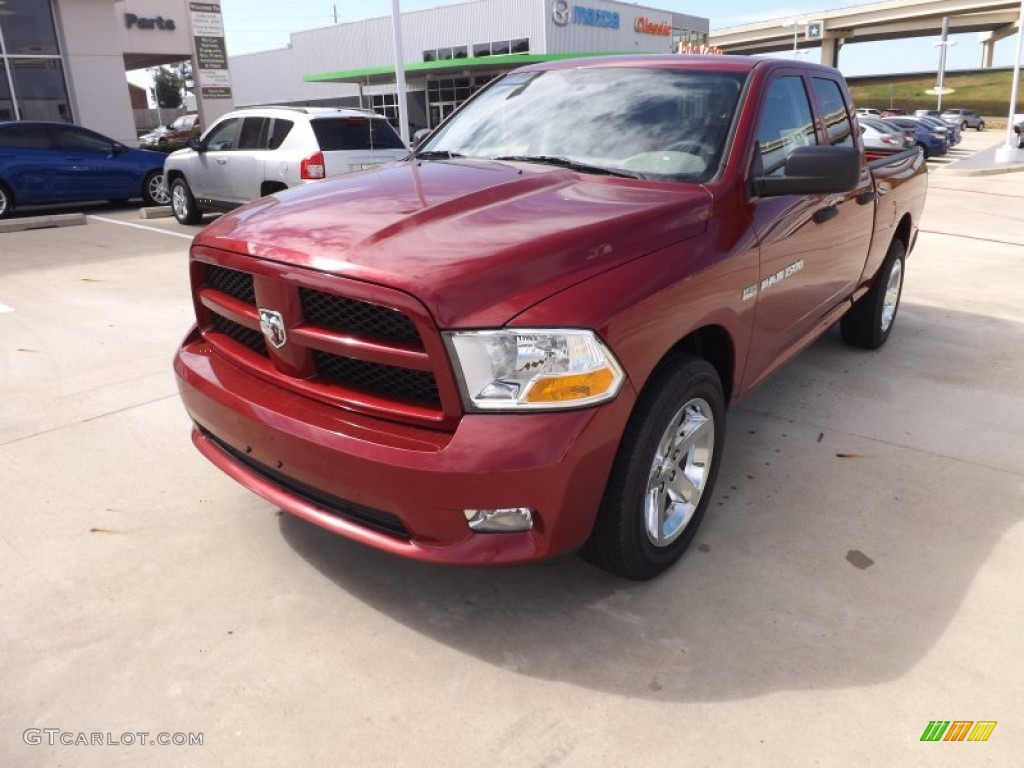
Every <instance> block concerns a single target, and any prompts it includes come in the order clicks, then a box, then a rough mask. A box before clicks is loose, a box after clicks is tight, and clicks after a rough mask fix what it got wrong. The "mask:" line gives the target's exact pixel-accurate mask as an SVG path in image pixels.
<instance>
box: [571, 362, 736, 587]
mask: <svg viewBox="0 0 1024 768" xmlns="http://www.w3.org/2000/svg"><path fill="white" fill-rule="evenodd" d="M724 439H725V396H724V394H723V393H722V384H721V381H720V380H719V378H718V373H717V372H716V371H715V369H714V368H713V367H711V365H709V364H708V363H707V362H705V361H704V360H701V359H699V358H695V357H690V356H688V355H685V356H680V357H679V358H677V359H676V360H675V361H674V365H672V367H671V368H668V369H666V370H665V371H664V372H663V373H661V374H659V375H657V377H656V378H655V379H654V380H653V381H652V382H651V384H650V385H649V387H648V389H647V391H646V392H645V393H644V395H643V396H642V397H641V399H640V401H639V402H638V403H637V405H636V408H635V410H634V412H633V415H632V416H631V417H630V421H629V425H628V426H627V428H626V433H625V435H624V436H623V439H622V444H621V445H620V446H619V453H618V455H617V456H616V459H615V464H614V466H613V468H612V474H611V477H610V479H609V481H608V487H607V488H606V489H605V494H604V499H603V500H602V503H601V510H600V512H599V513H598V517H597V521H596V522H595V524H594V530H593V532H592V533H591V535H590V538H589V539H588V540H587V543H586V544H585V545H584V547H583V550H582V551H581V554H582V555H583V557H584V558H586V559H587V560H589V561H590V562H592V563H594V564H595V565H597V566H598V567H600V568H604V569H605V570H608V571H611V572H612V573H616V574H618V575H619V576H624V577H625V578H627V579H635V580H638V581H642V580H646V579H651V578H653V577H655V576H657V575H658V574H659V573H661V572H662V571H664V570H665V569H666V568H668V567H669V566H671V565H672V564H673V563H674V562H675V561H676V560H678V559H679V558H680V556H682V554H683V552H684V551H686V548H687V547H688V546H689V545H690V542H691V541H693V537H694V535H695V534H696V532H697V527H698V526H699V525H700V521H701V519H702V518H703V517H704V512H705V510H706V509H707V506H708V504H709V503H710V501H711V492H712V489H713V487H714V484H715V478H716V476H717V475H718V465H719V463H720V461H719V456H720V454H721V451H722V446H723V443H724Z"/></svg>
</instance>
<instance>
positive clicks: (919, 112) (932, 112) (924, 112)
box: [914, 109, 942, 118]
mask: <svg viewBox="0 0 1024 768" xmlns="http://www.w3.org/2000/svg"><path fill="white" fill-rule="evenodd" d="M941 114H942V113H941V112H939V110H937V109H915V110H914V117H936V118H937V117H938V116H939V115H941Z"/></svg>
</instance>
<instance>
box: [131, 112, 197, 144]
mask: <svg viewBox="0 0 1024 768" xmlns="http://www.w3.org/2000/svg"><path fill="white" fill-rule="evenodd" d="M200 133H201V131H200V127H199V115H182V116H181V117H179V118H177V119H176V120H175V121H174V122H172V123H171V124H170V125H167V126H162V127H160V128H157V129H156V130H155V131H151V132H150V133H147V134H145V135H143V136H140V137H139V146H142V147H150V148H154V149H161V150H164V151H169V150H173V149H180V148H181V147H184V146H185V145H186V144H187V143H188V140H189V139H191V138H192V137H193V136H198V135H199V134H200Z"/></svg>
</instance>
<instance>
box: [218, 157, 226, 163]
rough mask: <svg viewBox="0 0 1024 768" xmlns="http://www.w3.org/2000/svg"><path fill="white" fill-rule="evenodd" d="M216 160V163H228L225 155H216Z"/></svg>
mask: <svg viewBox="0 0 1024 768" xmlns="http://www.w3.org/2000/svg"><path fill="white" fill-rule="evenodd" d="M217 162H218V163H219V164H220V165H227V163H228V159H227V158H226V157H218V158H217Z"/></svg>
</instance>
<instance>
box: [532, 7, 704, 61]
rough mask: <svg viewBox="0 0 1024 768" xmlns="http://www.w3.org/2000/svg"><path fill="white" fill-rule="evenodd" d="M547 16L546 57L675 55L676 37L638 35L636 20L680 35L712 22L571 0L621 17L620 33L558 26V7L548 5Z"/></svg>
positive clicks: (701, 29) (572, 24)
mask: <svg viewBox="0 0 1024 768" xmlns="http://www.w3.org/2000/svg"><path fill="white" fill-rule="evenodd" d="M544 5H545V8H546V10H548V12H547V13H545V14H544V27H545V35H546V36H547V50H546V51H545V52H546V53H608V52H616V53H672V52H673V47H672V36H671V35H669V36H662V35H651V34H644V33H640V32H637V31H635V29H634V25H635V24H636V20H637V19H638V18H640V17H644V18H646V19H648V20H649V21H651V22H654V23H655V24H662V23H666V24H669V25H671V26H672V27H673V28H674V30H675V31H676V33H677V34H678V33H679V32H681V31H682V30H686V31H691V32H692V31H699V32H705V33H706V32H707V31H708V26H709V24H708V20H707V19H704V18H700V17H697V16H689V15H686V14H681V13H673V12H671V11H664V10H658V9H657V8H651V7H649V6H644V5H634V4H631V3H618V2H613V0H571V1H570V2H569V3H568V5H569V8H570V9H572V8H573V7H574V6H583V7H585V8H589V9H595V10H600V11H608V12H611V13H617V14H618V15H619V26H618V28H617V29H611V28H607V27H596V26H591V25H588V24H581V23H578V20H577V19H575V18H570V20H569V21H568V23H565V24H558V23H556V21H555V19H556V13H554V4H553V3H545V4H544Z"/></svg>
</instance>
